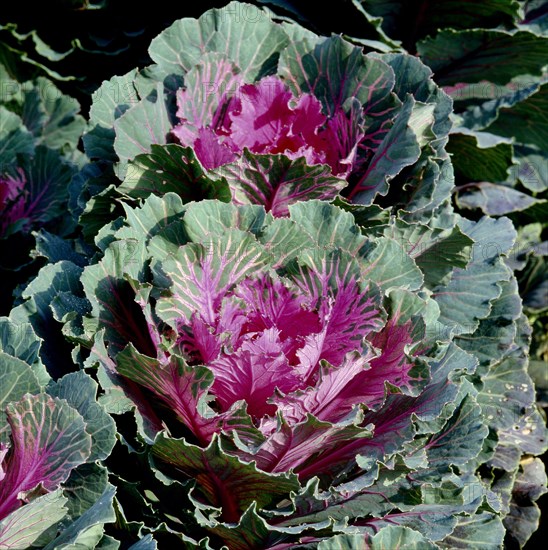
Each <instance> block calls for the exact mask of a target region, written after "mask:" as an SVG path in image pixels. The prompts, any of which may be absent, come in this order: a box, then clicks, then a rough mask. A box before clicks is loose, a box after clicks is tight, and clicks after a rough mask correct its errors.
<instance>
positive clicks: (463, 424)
mask: <svg viewBox="0 0 548 550" xmlns="http://www.w3.org/2000/svg"><path fill="white" fill-rule="evenodd" d="M488 433H489V428H488V427H487V425H486V424H485V417H484V415H483V411H482V409H481V407H480V406H478V404H477V403H476V401H475V399H474V398H473V397H471V396H470V395H468V396H466V397H465V398H464V399H463V401H462V402H461V403H460V405H459V406H458V408H457V409H456V410H455V412H454V413H453V416H452V417H451V418H450V419H449V420H448V421H447V423H446V424H445V426H443V428H442V429H441V431H440V433H439V434H435V435H434V436H433V437H432V438H431V439H430V440H429V441H428V444H427V445H426V447H427V450H426V454H427V457H428V462H429V464H430V465H431V466H435V467H436V468H450V467H452V466H463V465H464V464H466V463H467V462H468V461H470V460H472V459H474V458H476V457H477V456H478V454H479V453H480V451H481V450H482V447H483V441H484V439H485V438H486V437H487V435H488Z"/></svg>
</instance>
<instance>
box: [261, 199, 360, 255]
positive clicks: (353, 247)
mask: <svg viewBox="0 0 548 550" xmlns="http://www.w3.org/2000/svg"><path fill="white" fill-rule="evenodd" d="M289 215H290V219H291V220H292V221H294V222H295V223H297V224H298V225H299V226H300V227H301V228H302V231H304V232H305V233H306V235H307V236H309V237H310V238H311V239H312V242H313V243H314V248H316V247H319V248H323V249H324V250H330V249H335V248H342V249H343V250H346V251H348V252H350V254H352V255H357V254H358V253H359V252H360V251H361V250H362V249H363V250H365V245H366V243H367V239H366V238H365V237H364V236H363V235H362V234H361V232H360V229H359V227H358V226H357V225H356V224H355V222H354V216H352V214H350V213H349V212H345V211H344V210H343V209H342V208H340V207H337V206H334V205H332V204H329V203H326V202H323V201H318V200H312V201H300V202H296V203H294V204H292V205H290V207H289ZM265 244H266V243H265Z"/></svg>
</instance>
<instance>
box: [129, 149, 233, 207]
mask: <svg viewBox="0 0 548 550" xmlns="http://www.w3.org/2000/svg"><path fill="white" fill-rule="evenodd" d="M118 189H119V191H121V192H122V193H127V194H128V195H129V196H130V197H137V198H146V197H148V196H149V195H150V194H155V195H159V196H162V195H164V194H165V193H168V192H173V193H176V194H177V195H179V196H180V197H181V199H182V200H183V202H185V203H186V202H190V201H197V200H200V199H203V198H205V199H215V198H218V199H221V200H223V199H224V200H225V201H228V200H229V197H230V193H229V191H228V188H227V186H226V184H225V183H224V182H223V181H220V180H217V179H214V178H212V177H211V176H210V175H209V174H208V173H207V172H206V171H205V170H204V168H203V167H202V166H201V164H200V163H199V162H198V160H197V158H196V155H195V154H194V151H193V150H192V149H191V148H190V147H181V146H180V145H176V144H170V145H164V146H161V145H152V146H151V152H150V153H145V154H141V155H137V156H136V157H135V158H134V159H133V160H131V161H130V162H129V165H128V169H127V173H126V177H125V179H124V181H123V182H122V184H121V185H120V186H119V187H118Z"/></svg>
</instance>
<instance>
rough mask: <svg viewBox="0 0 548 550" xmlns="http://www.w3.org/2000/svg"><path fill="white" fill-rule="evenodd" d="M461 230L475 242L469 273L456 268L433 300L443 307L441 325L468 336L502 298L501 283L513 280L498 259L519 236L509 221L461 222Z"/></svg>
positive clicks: (484, 219) (439, 288)
mask: <svg viewBox="0 0 548 550" xmlns="http://www.w3.org/2000/svg"><path fill="white" fill-rule="evenodd" d="M459 227H460V229H461V230H462V231H463V232H464V234H465V235H468V236H469V237H470V238H472V239H473V240H474V241H475V245H474V248H473V259H472V261H471V262H470V263H469V265H468V267H467V268H466V269H461V268H455V269H454V271H453V274H452V277H451V280H450V281H449V283H447V285H444V286H439V287H437V288H436V289H434V294H433V298H434V299H435V300H436V302H438V305H439V306H440V322H441V323H443V324H444V325H446V326H447V327H450V328H451V329H452V330H453V331H454V333H455V334H469V333H472V332H474V331H475V330H476V328H477V327H478V324H479V320H480V319H484V318H485V317H487V316H488V315H489V312H490V310H491V301H492V300H494V299H495V298H497V297H498V296H500V293H501V288H500V286H499V285H498V283H499V282H500V281H508V280H509V279H510V277H511V272H510V270H509V269H508V268H507V267H506V266H505V265H504V264H503V263H502V261H501V260H500V257H499V256H500V254H506V253H508V251H509V250H510V249H511V248H512V245H513V243H514V240H515V238H516V232H515V230H514V227H513V225H512V222H510V220H509V219H508V218H499V219H497V220H494V219H491V218H487V217H484V218H482V219H481V220H480V221H479V222H477V223H475V222H471V221H468V220H465V219H464V218H462V219H461V220H460V221H459Z"/></svg>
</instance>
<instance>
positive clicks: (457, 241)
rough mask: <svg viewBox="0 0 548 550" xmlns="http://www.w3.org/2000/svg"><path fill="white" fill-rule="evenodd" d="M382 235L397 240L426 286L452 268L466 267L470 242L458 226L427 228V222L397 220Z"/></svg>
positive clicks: (443, 276) (441, 278)
mask: <svg viewBox="0 0 548 550" xmlns="http://www.w3.org/2000/svg"><path fill="white" fill-rule="evenodd" d="M384 236H386V237H389V238H392V239H394V240H395V241H397V242H398V243H400V244H401V246H402V247H403V248H404V250H405V252H406V253H407V254H408V255H409V256H410V257H411V258H413V259H414V260H415V262H416V264H417V266H418V267H419V268H420V269H421V271H422V273H423V275H424V283H425V285H426V286H428V287H429V288H433V287H435V286H436V285H439V284H441V283H443V282H445V279H446V277H447V275H448V274H449V273H451V271H452V270H453V268H454V267H463V268H464V267H466V266H467V264H468V262H469V260H470V257H471V252H472V250H471V246H472V245H473V244H474V241H473V240H472V239H470V237H468V236H467V235H465V234H464V233H463V232H462V231H461V230H460V229H459V228H458V227H454V228H452V229H445V230H444V229H431V228H430V227H428V226H427V225H423V224H420V223H414V224H407V223H405V222H403V221H400V220H396V222H395V224H393V225H390V226H389V227H388V228H386V229H385V230H384Z"/></svg>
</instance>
